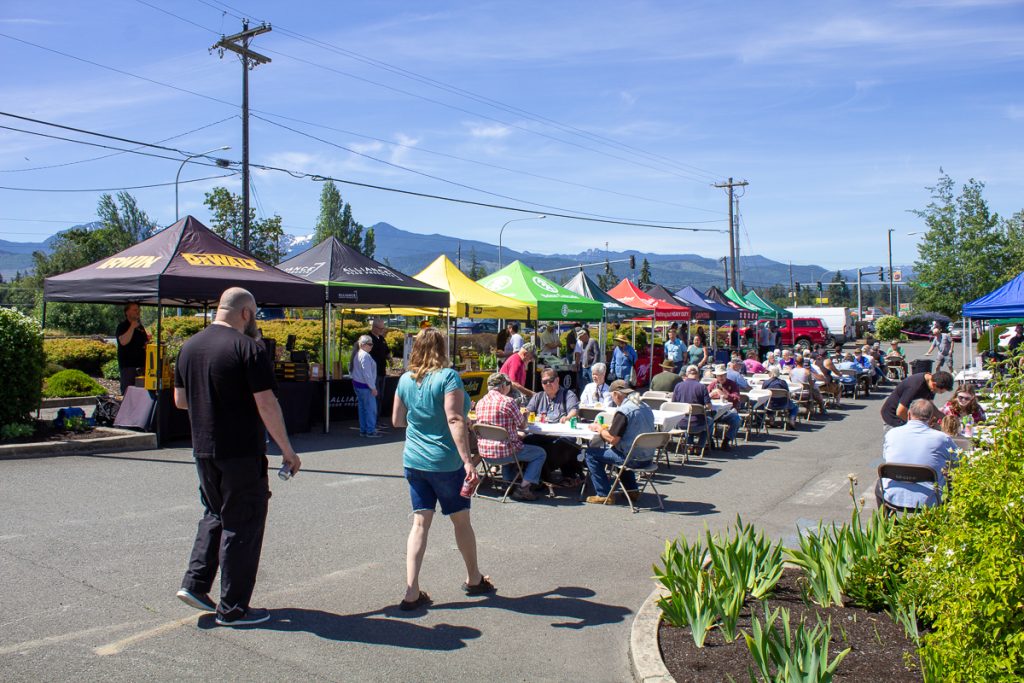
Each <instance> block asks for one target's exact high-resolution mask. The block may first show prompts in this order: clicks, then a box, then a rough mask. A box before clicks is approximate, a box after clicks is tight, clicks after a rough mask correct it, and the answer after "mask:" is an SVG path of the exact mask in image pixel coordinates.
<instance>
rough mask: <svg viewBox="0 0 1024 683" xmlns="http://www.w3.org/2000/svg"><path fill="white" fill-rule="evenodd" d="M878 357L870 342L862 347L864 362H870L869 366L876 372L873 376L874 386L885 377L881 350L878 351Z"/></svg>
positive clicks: (872, 382)
mask: <svg viewBox="0 0 1024 683" xmlns="http://www.w3.org/2000/svg"><path fill="white" fill-rule="evenodd" d="M878 353H879V355H878V357H876V356H875V349H874V347H872V346H871V345H869V344H865V345H864V346H863V347H862V348H861V356H862V358H863V359H864V360H863V361H862V362H863V363H865V364H869V365H868V367H870V368H871V370H872V371H873V372H874V375H873V376H872V380H871V384H872V386H873V385H875V384H878V383H879V382H880V381H881V380H883V379H885V366H884V364H883V363H882V362H881V360H880V358H881V352H880V351H879V352H878Z"/></svg>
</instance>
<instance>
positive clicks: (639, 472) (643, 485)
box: [608, 432, 671, 512]
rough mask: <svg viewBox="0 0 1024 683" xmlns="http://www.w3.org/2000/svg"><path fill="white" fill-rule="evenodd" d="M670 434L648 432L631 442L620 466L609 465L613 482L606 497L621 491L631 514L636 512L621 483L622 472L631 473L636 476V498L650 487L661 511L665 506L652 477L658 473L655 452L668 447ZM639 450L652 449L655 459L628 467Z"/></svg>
mask: <svg viewBox="0 0 1024 683" xmlns="http://www.w3.org/2000/svg"><path fill="white" fill-rule="evenodd" d="M670 436H671V434H670V433H669V432H648V433H646V434H641V435H639V436H638V437H636V439H634V440H633V445H632V446H630V448H629V453H627V454H626V459H625V460H623V461H622V464H621V465H609V467H610V468H611V469H612V471H613V472H614V474H615V482H614V483H613V484H612V488H611V491H610V492H609V494H608V495H614V493H615V490H616V489H619V490H621V491H622V495H624V496H625V497H626V502H627V503H628V504H629V509H630V511H631V512H637V511H638V510H637V508H636V507H635V506H634V505H633V500H632V499H631V498H630V497H629V494H628V493H627V492H626V486H625V485H624V484H623V483H622V475H623V473H624V472H627V471H628V472H633V474H634V475H635V476H636V482H637V491H638V495H637V498H638V499H639V497H640V496H641V495H643V492H644V491H646V490H647V487H648V486H650V487H651V489H653V490H654V495H655V496H657V497H658V507H660V508H661V509H662V510H663V511H664V509H665V504H664V503H663V502H662V500H661V494H659V493H658V488H657V487H656V486H655V485H654V475H655V474H657V472H658V462H657V451H658V449H663V448H665V446H667V445H668V441H669V438H670ZM641 449H654V451H655V458H652V459H651V461H650V462H649V463H645V464H643V465H639V466H633V465H630V461H632V459H633V456H634V454H635V453H636V452H637V451H638V450H641Z"/></svg>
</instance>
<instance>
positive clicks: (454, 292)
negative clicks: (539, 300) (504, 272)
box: [363, 254, 537, 320]
mask: <svg viewBox="0 0 1024 683" xmlns="http://www.w3.org/2000/svg"><path fill="white" fill-rule="evenodd" d="M416 279H417V280H419V281H421V282H425V283H426V284H428V285H431V286H433V287H436V288H438V289H444V290H446V291H447V292H448V300H447V301H446V302H445V304H444V305H445V306H447V307H448V308H449V312H450V314H451V315H452V316H453V317H458V318H505V319H508V320H536V319H537V307H536V306H531V305H529V304H527V303H525V302H523V301H518V300H516V299H510V298H509V297H507V296H502V295H500V294H495V293H494V292H492V291H491V290H489V289H487V288H486V287H483V286H481V285H478V284H477V283H476V282H473V281H472V280H470V279H469V278H468V277H467V276H466V275H465V274H464V273H463V272H462V271H461V270H459V269H458V267H457V266H456V265H455V264H454V263H452V261H451V259H449V258H448V257H447V256H445V255H443V254H442V255H441V256H438V257H437V258H436V259H434V261H433V263H431V264H430V265H429V266H427V267H426V268H424V269H423V270H421V271H420V272H418V273H416ZM363 312H364V313H367V314H370V315H389V314H393V315H411V316H419V315H437V312H436V311H430V310H424V309H421V308H408V307H406V308H403V307H388V308H380V309H371V310H368V311H363Z"/></svg>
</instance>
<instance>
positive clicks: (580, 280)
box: [565, 270, 648, 322]
mask: <svg viewBox="0 0 1024 683" xmlns="http://www.w3.org/2000/svg"><path fill="white" fill-rule="evenodd" d="M565 288H566V289H568V290H569V291H571V292H576V293H577V294H579V295H580V296H583V297H587V298H588V299H593V300H594V301H600V302H601V303H602V304H603V305H604V315H605V320H607V321H609V322H622V321H623V320H627V319H629V318H640V317H642V316H645V315H647V313H648V311H646V310H644V309H642V308H633V307H632V306H627V305H626V304H624V303H622V302H621V301H619V300H618V299H616V298H614V297H612V296H610V295H609V294H607V293H605V292H604V291H603V290H602V289H601V288H600V287H598V286H597V283H596V282H594V281H593V280H591V279H590V278H589V277H587V274H586V273H584V272H583V271H582V270H581V271H580V272H578V273H576V275H575V276H574V277H573V278H572V279H571V280H569V281H568V282H566V283H565Z"/></svg>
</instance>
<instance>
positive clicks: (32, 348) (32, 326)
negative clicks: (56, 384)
mask: <svg viewBox="0 0 1024 683" xmlns="http://www.w3.org/2000/svg"><path fill="white" fill-rule="evenodd" d="M45 366H46V357H45V356H44V355H43V331H42V329H41V328H40V327H39V323H38V322H36V321H35V320H34V319H32V318H29V317H28V316H25V315H22V314H21V313H18V312H17V311H15V310H12V309H9V308H0V367H2V368H4V377H3V381H2V382H0V427H2V426H3V425H7V424H13V423H18V422H25V421H27V420H28V419H29V414H30V413H32V412H33V411H34V410H35V409H36V408H38V407H39V395H40V389H41V387H42V380H43V369H44V368H45Z"/></svg>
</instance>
